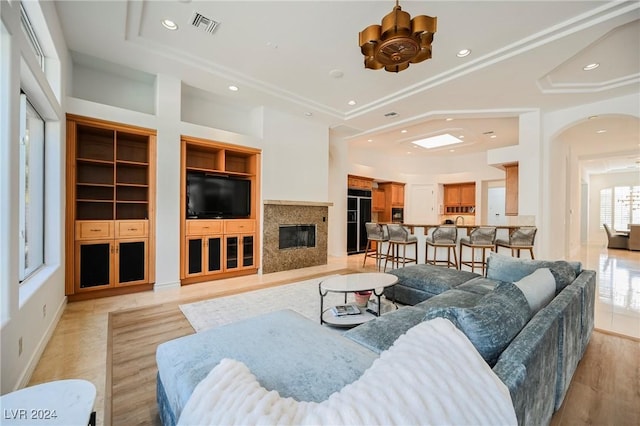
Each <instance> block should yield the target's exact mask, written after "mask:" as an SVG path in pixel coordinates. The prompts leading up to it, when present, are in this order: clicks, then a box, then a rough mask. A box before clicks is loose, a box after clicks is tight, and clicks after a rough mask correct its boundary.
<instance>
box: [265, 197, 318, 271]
mask: <svg viewBox="0 0 640 426" xmlns="http://www.w3.org/2000/svg"><path fill="white" fill-rule="evenodd" d="M330 205H331V204H330V203H317V202H308V201H307V202H305V201H277V200H276V201H264V216H263V217H264V223H263V232H264V234H263V239H262V242H263V247H262V272H263V273H265V274H267V273H271V272H278V271H288V270H291V269H298V268H306V267H309V266H317V265H326V264H327V250H328V249H327V241H328V232H329V227H328V214H329V206H330Z"/></svg>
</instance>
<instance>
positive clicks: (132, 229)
mask: <svg viewBox="0 0 640 426" xmlns="http://www.w3.org/2000/svg"><path fill="white" fill-rule="evenodd" d="M137 230H138V228H127V231H137Z"/></svg>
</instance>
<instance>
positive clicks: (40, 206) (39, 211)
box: [18, 94, 44, 282]
mask: <svg viewBox="0 0 640 426" xmlns="http://www.w3.org/2000/svg"><path fill="white" fill-rule="evenodd" d="M19 143H20V160H19V161H20V164H19V176H20V193H19V205H18V210H19V244H20V247H19V251H18V253H19V271H18V272H19V278H20V282H22V281H24V280H25V279H26V278H27V277H28V276H29V275H30V274H31V273H33V272H34V271H35V270H36V269H38V268H39V267H40V266H42V264H43V263H44V120H43V119H42V117H40V115H39V114H38V113H37V112H36V110H35V109H34V108H33V106H32V105H31V104H30V103H29V101H28V100H27V96H26V95H24V94H22V95H21V96H20V140H19Z"/></svg>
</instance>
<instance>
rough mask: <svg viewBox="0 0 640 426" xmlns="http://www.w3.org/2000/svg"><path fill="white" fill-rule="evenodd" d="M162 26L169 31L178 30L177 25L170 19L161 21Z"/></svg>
mask: <svg viewBox="0 0 640 426" xmlns="http://www.w3.org/2000/svg"><path fill="white" fill-rule="evenodd" d="M162 26H163V27H165V28H166V29H168V30H171V31H175V30H177V29H178V24H176V23H175V22H173V21H172V20H171V19H163V20H162Z"/></svg>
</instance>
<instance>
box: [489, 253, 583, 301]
mask: <svg viewBox="0 0 640 426" xmlns="http://www.w3.org/2000/svg"><path fill="white" fill-rule="evenodd" d="M540 268H549V270H550V271H551V273H552V274H553V278H555V280H556V295H557V294H558V293H560V292H561V291H562V289H564V288H565V287H566V286H568V285H569V284H571V283H572V282H573V280H575V279H576V271H579V270H580V265H579V263H578V264H576V263H575V262H572V263H570V262H567V261H565V260H555V261H551V260H531V259H519V258H516V257H511V256H505V255H502V254H498V253H491V254H490V255H489V259H487V278H489V279H492V280H498V281H507V282H511V283H512V282H516V281H518V280H521V279H522V278H524V277H526V276H527V275H530V274H532V273H533V272H534V271H535V270H536V269H540Z"/></svg>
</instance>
